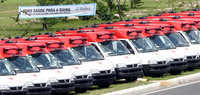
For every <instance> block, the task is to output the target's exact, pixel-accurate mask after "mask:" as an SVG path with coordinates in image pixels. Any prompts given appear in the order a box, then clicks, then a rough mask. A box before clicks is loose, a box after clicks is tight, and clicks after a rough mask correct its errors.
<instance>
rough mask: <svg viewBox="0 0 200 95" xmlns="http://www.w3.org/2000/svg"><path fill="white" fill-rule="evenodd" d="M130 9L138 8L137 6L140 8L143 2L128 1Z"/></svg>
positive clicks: (137, 0) (139, 0)
mask: <svg viewBox="0 0 200 95" xmlns="http://www.w3.org/2000/svg"><path fill="white" fill-rule="evenodd" d="M130 2H131V3H130V7H131V8H138V7H139V6H141V5H142V4H143V3H144V2H142V0H130Z"/></svg>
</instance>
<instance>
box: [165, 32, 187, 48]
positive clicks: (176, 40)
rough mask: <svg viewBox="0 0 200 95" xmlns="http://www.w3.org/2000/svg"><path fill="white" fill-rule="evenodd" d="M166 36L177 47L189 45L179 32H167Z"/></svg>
mask: <svg viewBox="0 0 200 95" xmlns="http://www.w3.org/2000/svg"><path fill="white" fill-rule="evenodd" d="M166 36H167V37H168V38H169V39H170V40H171V41H172V43H173V44H174V45H175V46H177V47H185V46H189V44H188V43H187V42H186V40H185V39H184V38H183V37H182V36H181V35H180V34H179V33H167V34H166Z"/></svg>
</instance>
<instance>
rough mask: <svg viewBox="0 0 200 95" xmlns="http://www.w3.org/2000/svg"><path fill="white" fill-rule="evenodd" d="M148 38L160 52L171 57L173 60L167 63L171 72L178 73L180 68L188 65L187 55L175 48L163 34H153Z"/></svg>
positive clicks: (183, 68)
mask: <svg viewBox="0 0 200 95" xmlns="http://www.w3.org/2000/svg"><path fill="white" fill-rule="evenodd" d="M148 38H150V39H151V41H152V42H154V44H155V46H156V47H157V48H158V49H159V52H160V53H161V54H164V55H166V56H168V57H171V58H172V59H173V62H170V63H169V64H170V73H171V74H180V73H181V72H182V70H185V69H186V68H187V67H188V65H187V57H186V55H185V54H184V52H183V51H182V50H180V49H176V46H175V45H174V44H173V43H172V42H171V41H170V40H169V38H167V37H166V36H165V35H154V36H150V37H148Z"/></svg>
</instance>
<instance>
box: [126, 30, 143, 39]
mask: <svg viewBox="0 0 200 95" xmlns="http://www.w3.org/2000/svg"><path fill="white" fill-rule="evenodd" d="M131 33H137V35H131ZM140 33H142V30H133V31H127V35H128V36H130V37H134V38H138V37H140V35H139V34H140Z"/></svg>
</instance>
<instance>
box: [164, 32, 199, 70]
mask: <svg viewBox="0 0 200 95" xmlns="http://www.w3.org/2000/svg"><path fill="white" fill-rule="evenodd" d="M165 35H166V36H167V37H168V38H169V39H170V40H171V42H172V43H174V45H175V46H176V49H177V50H179V51H181V52H182V53H183V54H185V55H186V57H187V63H188V68H187V69H191V70H192V69H194V68H197V67H198V65H200V64H199V62H198V61H199V53H198V51H197V50H196V49H195V48H194V47H191V46H190V45H189V44H188V42H187V41H186V40H185V38H183V36H181V34H180V33H174V32H172V33H170V32H169V33H166V34H165Z"/></svg>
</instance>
